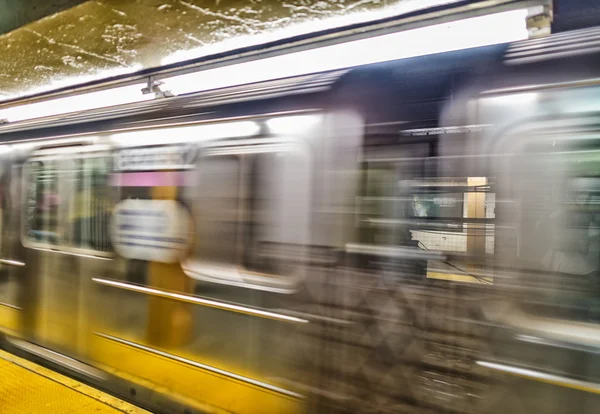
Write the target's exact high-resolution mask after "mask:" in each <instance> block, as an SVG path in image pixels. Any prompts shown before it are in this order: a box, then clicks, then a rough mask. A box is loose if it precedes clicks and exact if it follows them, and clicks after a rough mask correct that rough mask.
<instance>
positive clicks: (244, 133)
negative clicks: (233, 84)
mask: <svg viewBox="0 0 600 414" xmlns="http://www.w3.org/2000/svg"><path fill="white" fill-rule="evenodd" d="M259 132H260V125H258V124H257V123H256V122H254V121H230V122H217V123H214V124H202V125H193V126H184V127H173V128H166V129H162V128H161V129H147V130H137V131H127V132H120V133H117V134H114V135H112V136H111V137H110V140H111V141H112V142H114V143H115V144H116V145H118V146H120V147H136V146H142V145H143V146H147V145H161V144H178V143H186V142H196V141H206V140H210V139H220V138H236V137H250V136H253V135H256V134H258V133H259Z"/></svg>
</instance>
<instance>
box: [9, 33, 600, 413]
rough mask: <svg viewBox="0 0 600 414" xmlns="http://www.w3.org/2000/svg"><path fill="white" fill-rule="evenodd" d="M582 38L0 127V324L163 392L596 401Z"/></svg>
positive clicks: (434, 408) (81, 363)
mask: <svg viewBox="0 0 600 414" xmlns="http://www.w3.org/2000/svg"><path fill="white" fill-rule="evenodd" d="M598 39H600V29H595V28H592V29H585V30H581V31H574V32H567V33H563V34H559V35H552V36H549V37H545V38H540V39H534V40H526V41H520V42H513V43H504V44H499V45H493V46H486V47H479V48H471V49H466V50H459V51H452V52H446V53H437V54H431V55H427V56H420V57H413V58H407V59H400V60H392V61H386V62H382V63H375V64H369V65H362V66H356V67H351V68H347V69H339V70H330V71H325V72H318V73H313V74H303V75H299V76H292V77H286V78H282V79H275V80H264V81H261V82H256V83H250V84H245V85H233V86H227V87H223V88H219V89H211V90H207V91H203V92H197V93H190V94H185V95H181V96H176V97H169V98H165V99H156V100H151V101H146V102H139V103H132V104H123V105H119V106H114V107H109V108H100V109H92V110H86V111H77V112H71V113H67V114H61V115H56V116H50V117H45V118H39V119H30V120H21V121H16V122H8V123H5V124H2V125H0V140H1V141H2V143H1V145H0V158H1V160H0V163H1V173H0V208H1V214H0V217H1V220H0V226H1V240H0V258H1V259H0V266H1V267H0V325H1V327H0V329H1V330H2V332H3V347H5V348H7V349H11V350H13V351H15V352H22V353H27V354H28V355H30V356H33V357H35V358H39V359H40V360H41V359H43V360H46V361H47V363H49V364H51V365H52V366H53V367H55V368H56V369H59V370H62V371H65V372H69V373H70V375H75V376H77V377H78V378H82V379H84V380H85V381H86V382H89V383H92V384H95V385H97V386H100V387H102V388H104V389H107V390H110V391H111V392H113V393H115V394H117V395H122V396H126V397H127V398H129V399H131V400H133V401H136V402H137V403H139V404H142V405H144V406H146V407H150V408H151V409H152V410H156V411H164V412H184V411H183V410H187V411H185V412H188V413H195V412H235V413H302V412H306V413H309V412H323V413H328V412H330V413H350V412H352V413H359V412H360V413H413V412H414V413H498V414H500V413H508V412H510V413H515V414H517V413H532V412H544V413H592V412H597V411H598V409H597V407H599V405H598V404H599V401H598V394H599V393H600V358H599V356H598V355H599V349H600V325H599V323H600V299H599V298H600V296H599V293H600V280H599V279H598V277H599V273H598V270H599V264H600V263H599V260H600V209H598V207H599V206H600V178H599V177H600V135H599V133H598V132H599V131H598V128H599V127H598V125H599V119H600V118H598V116H599V115H598V114H599V113H600V99H598V96H599V93H600V81H599V79H600V58H599V55H598V52H597V43H598ZM74 109H76V108H74Z"/></svg>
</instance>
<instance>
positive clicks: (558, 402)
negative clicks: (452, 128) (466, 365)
mask: <svg viewBox="0 0 600 414" xmlns="http://www.w3.org/2000/svg"><path fill="white" fill-rule="evenodd" d="M597 93H598V91H597V89H596V88H589V89H585V88H582V89H573V90H556V91H553V90H550V91H543V92H532V93H531V94H528V95H527V96H526V97H523V96H518V95H511V94H508V95H506V96H495V97H491V98H489V100H488V101H486V100H485V99H482V103H481V107H482V108H483V111H482V112H483V113H485V112H486V111H487V112H488V113H489V114H492V115H493V114H498V115H500V114H502V111H506V108H507V107H508V104H509V103H510V104H513V103H514V102H522V101H523V99H525V98H526V99H527V106H528V111H527V112H529V113H530V114H531V115H532V116H531V117H526V118H524V119H521V120H519V122H514V120H512V122H511V124H512V127H511V128H507V129H506V130H505V132H504V133H502V134H501V135H499V136H496V137H494V139H493V140H489V141H486V142H487V143H488V147H487V148H488V150H490V149H491V150H490V165H491V166H492V169H493V171H494V175H495V176H496V177H497V184H498V185H497V195H498V198H499V200H501V202H499V203H498V209H497V220H498V225H499V226H500V228H502V229H505V230H503V231H501V232H498V233H497V235H496V241H495V243H496V245H497V257H496V260H497V263H498V266H497V271H498V273H499V276H500V277H499V278H498V285H497V289H498V297H499V300H498V301H497V302H496V306H495V307H494V308H495V309H496V310H495V311H493V312H492V306H490V307H489V308H490V309H489V313H490V315H493V316H494V318H493V321H494V323H495V324H497V325H496V326H498V327H499V328H498V329H496V335H495V341H494V343H493V350H492V351H493V352H492V355H493V358H494V360H492V361H483V362H481V365H482V366H484V367H486V368H487V369H488V371H490V372H494V373H495V378H496V379H497V380H498V383H497V384H496V387H495V389H496V398H494V399H493V401H494V402H493V404H492V406H493V407H494V410H493V412H507V411H511V412H523V413H525V412H531V411H543V412H548V413H561V412H581V413H591V412H595V411H597V404H598V402H599V399H598V394H597V391H596V390H597V388H598V383H599V382H600V360H599V358H598V352H597V349H598V346H600V342H599V341H598V338H599V337H600V336H599V335H600V325H599V324H598V321H599V320H600V312H599V309H600V306H599V303H598V293H599V286H600V285H599V275H600V241H599V238H598V234H599V231H598V228H599V224H598V223H599V220H600V216H599V210H598V200H599V198H598V197H599V189H600V179H599V177H600V153H599V151H598V150H599V148H600V134H599V131H598V128H597V120H598V119H597V115H596V113H595V112H591V109H593V108H594V107H596V108H597V104H596V102H597V100H596V96H597ZM588 111H589V112H588ZM513 116H514V114H513ZM496 121H498V119H497V120H496ZM498 123H499V122H498ZM490 305H491V304H490ZM500 327H503V328H500ZM500 384H503V386H500ZM499 396H501V397H499ZM490 401H492V400H490Z"/></svg>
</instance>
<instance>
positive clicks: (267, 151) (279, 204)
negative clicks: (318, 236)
mask: <svg viewBox="0 0 600 414" xmlns="http://www.w3.org/2000/svg"><path fill="white" fill-rule="evenodd" d="M228 151H230V152H228ZM246 151H247V152H246ZM307 162H308V161H307V157H306V155H305V154H304V153H303V152H302V151H296V150H295V148H293V149H292V148H290V147H289V146H288V145H287V144H286V145H281V146H277V145H270V146H265V147H262V146H259V145H257V146H252V147H244V146H240V147H235V148H234V149H232V150H230V149H222V150H221V149H220V150H219V151H217V152H216V153H214V152H213V153H210V152H209V151H207V153H205V154H204V156H202V157H201V158H200V160H199V161H198V166H197V172H198V175H197V178H198V184H197V186H196V187H195V188H194V189H193V190H192V189H188V190H187V191H190V192H191V193H190V194H189V195H188V196H186V198H188V199H189V200H190V201H191V202H192V205H193V206H194V207H193V211H194V220H195V225H196V235H197V241H196V245H195V250H194V255H193V257H191V258H190V259H189V260H187V261H186V262H185V263H184V265H183V267H184V270H185V271H186V272H187V273H188V275H189V276H190V277H193V278H197V279H202V280H210V281H214V282H217V283H226V284H234V285H241V286H245V287H251V288H257V289H268V290H277V291H284V290H285V291H287V290H288V289H289V286H290V283H291V280H292V279H291V278H290V277H288V276H290V275H296V273H295V271H296V270H297V266H296V264H293V263H297V260H295V259H299V258H300V257H301V256H302V252H303V251H304V247H305V246H306V241H307V237H308V236H307V234H308V233H307V232H308V225H309V221H308V209H309V205H308V203H309V202H310V197H309V194H308V193H309V186H310V183H309V174H310V171H309V168H308V163H307ZM283 255H285V256H286V260H282V257H283ZM277 276H283V278H279V277H277Z"/></svg>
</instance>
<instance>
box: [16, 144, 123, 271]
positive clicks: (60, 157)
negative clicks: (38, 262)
mask: <svg viewBox="0 0 600 414" xmlns="http://www.w3.org/2000/svg"><path fill="white" fill-rule="evenodd" d="M98 157H104V158H106V159H107V160H109V165H110V167H109V169H108V171H107V176H108V179H109V180H110V176H111V174H112V172H113V154H112V150H111V148H110V146H108V145H99V144H93V145H74V146H67V147H57V148H51V149H34V150H33V151H32V152H31V153H30V154H29V156H28V157H27V158H26V159H25V160H24V161H23V164H22V165H23V173H22V178H21V209H20V214H21V216H22V219H21V229H20V239H21V244H22V245H23V246H24V247H26V248H29V249H34V250H41V251H49V252H55V253H62V254H68V255H72V256H85V257H95V258H101V259H107V260H110V259H112V258H113V257H114V256H115V253H114V250H113V248H112V244H111V243H110V232H111V229H110V225H109V227H108V229H107V232H108V234H107V237H108V239H109V248H110V249H109V250H108V251H101V250H95V249H91V248H85V247H75V246H72V245H68V244H61V239H62V237H61V238H59V240H58V243H57V244H51V243H47V242H39V241H34V240H32V239H31V238H30V237H29V236H28V235H27V233H26V231H27V223H28V220H27V205H28V200H29V190H30V188H31V184H32V180H31V178H32V171H31V167H30V166H31V164H32V163H33V162H36V161H40V160H45V161H48V160H54V161H57V162H58V163H60V162H65V160H76V159H85V158H98ZM65 178H67V179H68V178H69V177H63V176H60V175H59V182H58V187H59V189H60V188H61V180H62V186H64V185H65V183H64V180H65ZM71 178H72V177H71ZM59 191H60V190H59ZM61 194H63V193H61ZM64 194H65V195H66V196H67V197H66V199H67V202H69V203H70V202H71V201H72V200H73V196H74V189H73V188H68V186H67V192H65V193H64ZM114 198H115V197H114V196H113V197H110V199H111V200H112V201H113V204H115V203H116V200H115V199H114ZM70 209H71V207H70V206H69V207H67V213H66V215H68V213H69V212H70ZM64 216H65V214H62V212H61V213H59V215H58V223H59V226H60V225H61V224H63V223H64V222H66V221H68V219H66V218H65V217H64ZM63 241H64V240H63Z"/></svg>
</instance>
